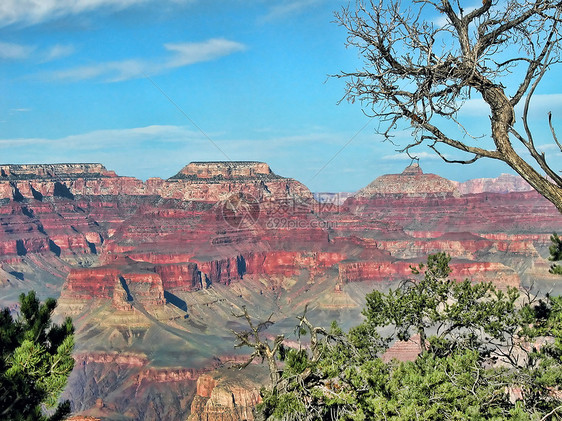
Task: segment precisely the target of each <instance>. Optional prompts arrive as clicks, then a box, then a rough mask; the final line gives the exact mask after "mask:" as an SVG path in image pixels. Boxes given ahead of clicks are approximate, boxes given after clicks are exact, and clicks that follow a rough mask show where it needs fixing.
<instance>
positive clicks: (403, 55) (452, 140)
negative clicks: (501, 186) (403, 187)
mask: <svg viewBox="0 0 562 421" xmlns="http://www.w3.org/2000/svg"><path fill="white" fill-rule="evenodd" d="M461 3H463V2H461V0H451V1H450V0H441V1H439V0H413V1H412V2H411V3H410V2H408V7H402V5H401V3H400V1H399V0H390V1H387V0H380V2H376V1H374V0H368V1H367V0H364V1H363V0H357V1H356V3H355V7H353V8H352V7H351V6H348V7H345V8H343V9H342V10H341V12H339V13H336V18H337V20H338V21H339V22H340V24H341V25H342V26H344V27H345V28H346V29H347V31H348V39H347V44H348V46H353V47H356V48H358V49H359V51H360V55H361V56H362V57H363V59H364V66H363V68H362V69H358V70H356V71H353V72H342V73H340V74H338V75H336V76H337V77H342V78H346V79H347V91H346V96H345V98H347V99H348V100H349V101H351V102H354V101H355V100H358V101H360V102H361V103H362V105H363V108H364V110H365V112H366V113H367V114H368V115H370V116H373V117H377V118H379V119H380V121H381V122H382V125H381V126H380V128H379V132H380V133H382V134H384V135H385V136H386V138H391V137H392V131H393V130H394V129H396V128H397V127H398V125H399V123H400V122H404V121H405V122H407V123H408V125H409V126H410V127H411V128H412V129H413V140H412V141H411V142H410V143H409V144H407V145H406V146H405V147H403V148H401V149H399V150H400V151H401V152H408V153H410V152H411V148H413V147H415V146H418V145H421V144H426V145H428V146H429V147H430V148H432V149H433V150H434V151H435V152H436V153H437V154H438V155H439V156H440V157H441V158H442V159H443V160H445V161H446V162H454V163H462V164H470V163H473V162H475V161H476V160H478V159H480V158H482V157H486V158H492V159H497V160H500V161H504V162H505V163H507V164H508V165H509V166H510V167H511V168H513V169H514V170H515V171H516V172H517V173H518V174H520V175H521V176H522V177H523V178H524V179H525V180H526V181H527V182H528V183H529V184H530V185H531V186H532V187H533V188H534V189H535V190H537V191H538V192H539V193H540V194H542V195H543V196H544V197H546V198H547V199H548V200H550V201H551V202H552V203H553V204H554V205H555V206H556V207H557V208H558V210H559V211H560V212H562V178H561V176H560V174H559V173H558V171H557V169H556V168H555V167H553V166H552V163H547V159H546V156H545V154H544V153H543V152H541V151H540V150H537V146H536V144H535V140H534V138H533V134H532V132H531V128H530V124H529V108H530V102H531V98H532V96H533V94H534V92H535V90H536V88H537V85H538V84H539V83H540V81H541V80H542V79H543V77H544V76H545V74H546V73H547V71H548V70H549V69H551V68H552V66H553V65H554V64H558V63H560V37H561V34H560V33H559V26H560V24H561V12H562V3H560V2H554V1H550V0H535V1H533V0H483V2H482V5H481V6H479V7H477V8H470V9H469V8H468V6H471V5H473V4H474V3H473V2H464V3H467V4H466V5H465V8H464V9H463V7H462V5H461ZM436 17H439V18H436ZM504 84H505V86H504ZM506 86H507V87H506ZM468 99H480V100H483V104H485V106H487V107H488V110H489V116H490V122H489V124H490V131H489V132H487V133H486V134H491V141H490V139H489V136H488V135H487V136H483V133H474V132H473V131H470V130H469V129H467V127H466V125H465V124H463V115H462V110H463V106H464V105H465V104H466V101H467V100H468ZM518 104H520V106H522V120H521V122H519V123H516V119H515V110H514V109H515V107H516V106H517V105H518ZM446 120H449V121H453V122H454V123H456V125H450V124H444V123H446ZM545 120H546V116H545ZM545 124H546V121H545ZM548 124H549V126H550V130H551V134H552V141H551V142H552V144H553V145H555V146H556V147H557V149H560V150H561V151H562V144H561V143H560V142H559V140H558V139H557V137H556V133H555V131H554V128H553V125H552V121H551V115H550V113H549V115H548ZM480 126H487V124H486V125H480ZM479 128H481V127H479ZM492 141H493V142H492ZM517 144H520V145H522V146H523V147H524V150H526V151H528V153H529V154H530V157H527V158H525V155H526V154H525V155H523V154H521V153H518V151H517V150H516V146H515V145H517ZM447 147H450V148H454V149H456V150H458V151H462V152H463V153H467V154H468V156H467V157H466V158H462V159H451V158H448V156H447V155H448V154H447V152H446V151H445V150H446V148H447ZM444 148H445V149H444Z"/></svg>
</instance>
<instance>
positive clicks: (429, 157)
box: [381, 151, 452, 161]
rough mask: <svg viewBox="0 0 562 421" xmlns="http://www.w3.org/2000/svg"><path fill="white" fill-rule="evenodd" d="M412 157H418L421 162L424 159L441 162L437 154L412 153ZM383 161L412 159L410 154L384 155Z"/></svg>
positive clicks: (446, 156)
mask: <svg viewBox="0 0 562 421" xmlns="http://www.w3.org/2000/svg"><path fill="white" fill-rule="evenodd" d="M410 155H412V156H413V157H417V158H419V159H420V160H422V159H423V160H424V161H439V160H441V158H440V157H439V155H437V154H436V153H431V152H413V151H412V152H411V153H410ZM443 155H444V156H445V158H447V159H452V158H451V157H450V156H448V155H447V154H443ZM381 159H382V160H384V161H409V160H411V159H412V158H410V157H409V156H408V154H406V153H396V154H394V155H384V156H383V157H382V158H381Z"/></svg>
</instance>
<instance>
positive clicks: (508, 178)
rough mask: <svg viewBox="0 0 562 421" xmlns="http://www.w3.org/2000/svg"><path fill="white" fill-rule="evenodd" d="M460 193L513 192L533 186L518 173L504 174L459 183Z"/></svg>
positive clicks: (530, 188) (526, 189) (528, 189)
mask: <svg viewBox="0 0 562 421" xmlns="http://www.w3.org/2000/svg"><path fill="white" fill-rule="evenodd" d="M457 186H458V189H459V192H460V194H477V193H486V192H488V193H513V192H524V191H531V190H533V188H532V187H531V186H530V184H529V183H527V182H526V181H525V180H524V179H523V178H521V177H519V176H518V175H512V174H502V175H500V176H499V177H497V178H476V179H473V180H468V181H465V182H464V183H458V184H457Z"/></svg>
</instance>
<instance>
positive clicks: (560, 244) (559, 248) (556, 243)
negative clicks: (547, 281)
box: [548, 233, 562, 275]
mask: <svg viewBox="0 0 562 421" xmlns="http://www.w3.org/2000/svg"><path fill="white" fill-rule="evenodd" d="M550 241H551V242H552V245H551V246H550V247H549V248H548V250H549V251H550V257H549V258H548V260H550V261H553V262H557V261H559V260H562V239H560V237H558V234H556V233H554V234H552V235H551V236H550ZM549 272H550V273H554V274H556V275H562V266H560V265H557V264H555V263H554V264H552V265H551V266H550V270H549Z"/></svg>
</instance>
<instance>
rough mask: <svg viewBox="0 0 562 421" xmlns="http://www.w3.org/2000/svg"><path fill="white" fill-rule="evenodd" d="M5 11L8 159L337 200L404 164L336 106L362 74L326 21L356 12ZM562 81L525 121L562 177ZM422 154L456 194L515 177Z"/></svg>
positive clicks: (323, 2) (0, 121) (311, 2)
mask: <svg viewBox="0 0 562 421" xmlns="http://www.w3.org/2000/svg"><path fill="white" fill-rule="evenodd" d="M4 3H5V4H4ZM4 3H3V7H2V8H0V40H1V41H0V63H1V64H2V65H1V66H0V88H1V89H2V92H3V94H4V95H3V96H2V99H0V131H1V133H2V134H1V135H0V153H1V156H2V157H1V159H2V160H4V161H8V162H14V163H18V162H22V163H23V162H34V163H48V162H77V163H81V162H104V163H105V164H104V165H106V166H107V167H108V168H111V169H112V170H113V171H115V172H116V173H118V174H120V175H122V176H131V177H135V178H139V179H148V178H150V177H159V178H168V177H171V176H172V175H174V174H175V173H176V172H177V171H178V170H177V169H178V168H181V167H182V166H184V165H185V163H186V162H187V163H188V162H193V161H217V160H222V159H226V160H242V159H244V160H252V161H262V162H267V163H268V164H269V165H270V166H271V167H272V168H274V169H275V172H276V173H278V174H291V176H292V177H294V178H295V179H298V180H301V181H302V182H303V183H304V184H306V185H307V186H309V188H310V189H311V190H312V191H342V192H343V191H356V190H358V189H360V188H361V187H362V186H365V185H367V184H368V183H370V182H371V181H372V180H373V179H375V178H376V177H378V176H380V175H383V174H389V173H398V172H400V171H401V170H402V169H403V168H404V167H405V166H407V165H408V164H409V163H410V162H411V160H410V158H409V157H408V156H407V155H406V154H404V153H399V152H396V150H397V149H399V146H394V145H393V144H392V143H390V142H383V141H382V140H383V137H382V136H381V135H378V134H376V130H377V128H378V126H379V124H380V122H379V121H377V120H375V119H372V118H370V117H368V116H366V115H365V114H364V112H363V110H362V109H361V104H359V103H355V104H351V103H348V102H346V101H343V102H340V101H341V99H342V98H343V97H344V95H345V92H346V87H345V80H343V79H338V78H335V77H330V76H329V75H336V74H338V73H340V72H342V71H352V70H355V69H356V68H357V67H360V66H361V65H362V58H361V57H360V56H359V52H358V51H356V50H354V49H351V48H346V47H345V41H346V38H347V33H346V31H345V29H344V28H342V27H341V26H338V25H337V24H336V23H334V22H333V21H334V15H333V13H334V12H335V11H338V10H340V9H341V7H342V6H344V5H346V4H347V3H348V2H347V1H341V0H270V1H268V2H264V1H262V0H260V1H252V2H232V1H224V0H206V1H202V0H160V1H156V0H130V1H127V2H122V1H119V0H103V1H102V0H94V1H90V2H80V1H78V2H72V1H66V0H65V1H57V2H54V1H50V2H43V3H41V5H39V4H36V3H35V2H33V1H32V0H6V1H5V2H4ZM425 18H427V19H428V20H430V21H431V20H435V19H437V15H435V16H434V15H428V16H425ZM559 74H560V67H555V68H553V69H552V70H551V71H550V72H549V73H548V74H547V75H546V77H545V78H544V80H543V81H542V82H541V84H540V85H539V87H538V89H537V91H536V93H535V95H534V97H533V101H532V102H531V108H532V110H531V115H530V117H531V121H530V124H531V126H533V128H536V132H535V138H536V141H537V145H538V147H539V149H540V150H544V151H546V152H548V154H547V158H549V159H550V161H551V162H552V163H553V164H554V167H555V168H556V169H557V170H558V169H560V168H557V165H558V164H557V162H562V152H560V151H556V150H555V149H553V148H552V147H553V144H552V138H551V136H550V132H549V127H548V117H547V115H548V112H549V111H551V112H552V116H553V125H554V127H555V128H557V129H558V131H559V132H560V131H562V86H560V84H559V83H558V79H559V78H558V75H559ZM483 105H485V104H483V101H482V99H481V98H477V97H474V98H471V99H469V100H468V101H467V103H466V104H465V107H464V111H463V117H464V118H465V120H463V121H466V124H467V127H468V128H470V129H474V130H476V131H482V136H483V138H482V142H488V141H489V129H490V127H489V125H490V122H489V117H488V114H487V111H486V107H485V106H483ZM518 120H520V119H519V118H518ZM391 134H392V135H393V136H394V138H393V140H394V141H395V142H396V143H397V144H398V145H401V146H404V145H405V144H406V143H408V141H409V140H411V132H410V131H409V130H407V128H406V127H402V126H400V127H397V129H396V130H395V131H393V132H392V133H391ZM519 149H523V148H522V147H521V148H519ZM414 152H415V155H416V156H417V157H418V158H420V163H421V165H422V168H423V169H424V171H425V172H429V173H434V174H439V175H441V176H443V177H445V178H448V179H453V180H455V181H459V182H462V181H466V180H468V179H473V178H478V177H487V178H494V177H497V176H499V175H500V174H501V173H511V174H513V171H511V169H510V168H509V167H508V166H507V165H506V164H504V163H502V162H498V161H494V160H490V159H481V160H478V161H477V162H476V163H474V164H471V165H469V166H463V165H460V164H447V163H445V162H443V161H442V160H441V159H440V158H439V157H438V156H437V155H436V154H435V153H434V152H433V151H432V150H431V149H430V148H429V147H427V146H421V147H418V148H416V150H415V151H414ZM442 153H444V154H445V156H446V157H448V158H453V159H455V158H458V156H457V155H456V154H455V152H454V151H451V150H447V149H444V150H443V151H442ZM524 157H527V156H526V155H524Z"/></svg>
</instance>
